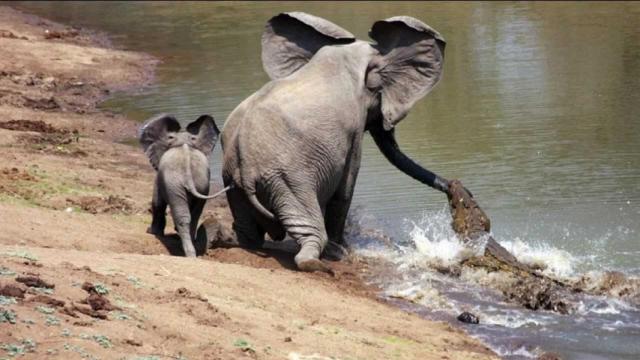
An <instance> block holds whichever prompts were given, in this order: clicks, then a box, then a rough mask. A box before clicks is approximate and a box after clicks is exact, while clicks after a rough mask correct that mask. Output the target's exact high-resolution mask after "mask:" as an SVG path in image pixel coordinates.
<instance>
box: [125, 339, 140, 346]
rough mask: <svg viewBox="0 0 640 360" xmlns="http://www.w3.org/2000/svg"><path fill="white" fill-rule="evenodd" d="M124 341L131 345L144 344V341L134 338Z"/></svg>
mask: <svg viewBox="0 0 640 360" xmlns="http://www.w3.org/2000/svg"><path fill="white" fill-rule="evenodd" d="M124 343H125V344H128V345H131V346H142V341H138V340H134V339H126V340H125V341H124Z"/></svg>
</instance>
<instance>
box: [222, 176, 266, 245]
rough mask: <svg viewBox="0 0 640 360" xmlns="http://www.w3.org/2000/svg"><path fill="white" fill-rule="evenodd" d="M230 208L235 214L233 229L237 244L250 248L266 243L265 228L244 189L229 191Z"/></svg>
mask: <svg viewBox="0 0 640 360" xmlns="http://www.w3.org/2000/svg"><path fill="white" fill-rule="evenodd" d="M227 200H228V201H229V208H230V209H231V214H232V215H233V230H234V231H235V233H236V241H237V243H238V244H237V245H238V246H240V247H244V248H249V249H260V248H262V246H263V245H264V235H265V230H264V229H263V228H262V227H261V226H260V225H259V224H258V222H257V221H256V218H255V210H254V209H253V206H252V205H251V203H250V202H249V199H247V196H246V194H245V193H244V191H243V190H242V189H239V188H234V189H231V190H229V191H227Z"/></svg>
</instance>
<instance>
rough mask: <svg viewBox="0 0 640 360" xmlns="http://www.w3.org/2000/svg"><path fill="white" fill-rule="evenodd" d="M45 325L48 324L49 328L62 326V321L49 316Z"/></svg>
mask: <svg viewBox="0 0 640 360" xmlns="http://www.w3.org/2000/svg"><path fill="white" fill-rule="evenodd" d="M45 324H47V326H60V319H58V318H57V317H55V316H53V315H47V318H46V321H45Z"/></svg>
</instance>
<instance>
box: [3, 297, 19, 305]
mask: <svg viewBox="0 0 640 360" xmlns="http://www.w3.org/2000/svg"><path fill="white" fill-rule="evenodd" d="M17 303H18V301H16V298H14V297H12V296H4V295H0V305H14V304H17Z"/></svg>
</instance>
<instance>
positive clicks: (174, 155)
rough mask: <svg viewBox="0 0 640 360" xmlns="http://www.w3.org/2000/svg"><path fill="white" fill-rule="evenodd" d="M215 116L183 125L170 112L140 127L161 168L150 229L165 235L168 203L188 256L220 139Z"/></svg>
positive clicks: (153, 159) (151, 157)
mask: <svg viewBox="0 0 640 360" xmlns="http://www.w3.org/2000/svg"><path fill="white" fill-rule="evenodd" d="M219 133H220V131H219V130H218V128H217V126H216V124H215V122H214V121H213V118H212V117H211V116H209V115H202V116H200V117H199V118H198V119H197V120H195V121H194V122H191V123H190V124H189V125H188V126H187V127H186V129H181V127H180V123H179V122H178V120H176V118H174V117H173V116H171V115H167V114H160V115H157V116H155V117H153V118H151V119H149V120H147V121H146V122H145V123H144V124H143V125H142V126H141V127H140V130H139V138H140V144H141V145H142V147H143V149H144V151H145V153H146V154H147V156H148V157H149V161H150V162H151V165H152V166H153V168H154V169H156V170H157V175H156V180H155V184H154V187H153V200H152V204H151V209H152V213H153V220H152V223H151V227H149V229H148V230H147V232H149V233H151V234H155V235H157V236H163V235H164V228H165V225H166V219H165V217H166V216H165V214H166V210H167V205H169V207H170V208H171V216H172V217H173V222H174V224H175V227H176V231H177V232H178V235H179V236H180V240H181V241H182V248H183V249H184V253H185V256H187V257H195V256H196V251H195V248H194V246H193V241H192V239H195V232H196V228H197V225H198V219H199V218H200V215H201V214H202V209H203V208H204V204H205V202H206V199H208V198H211V197H209V196H205V195H202V194H208V193H209V159H210V157H211V153H212V152H213V148H214V146H215V144H216V141H217V140H218V134H219Z"/></svg>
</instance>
